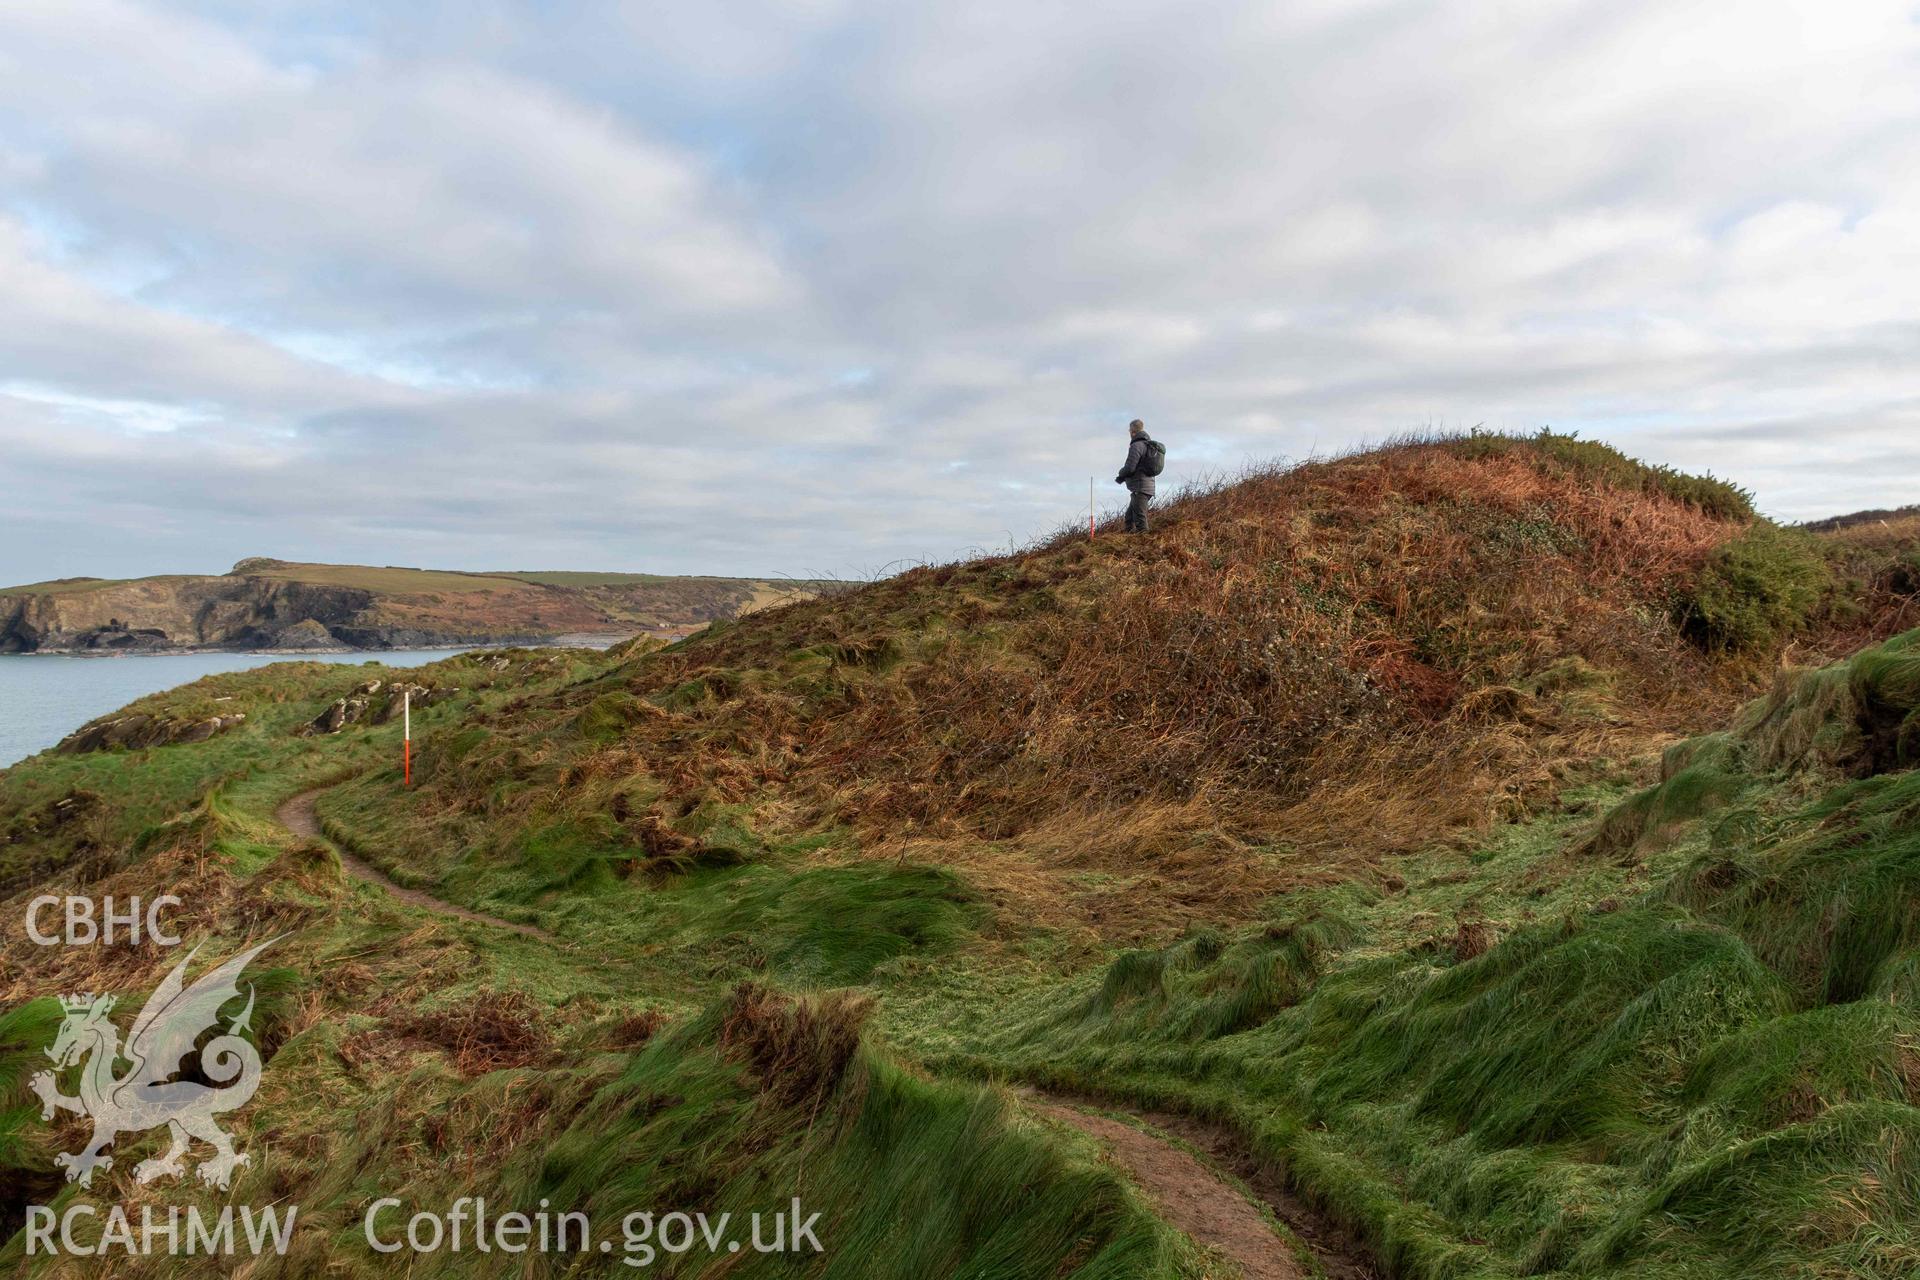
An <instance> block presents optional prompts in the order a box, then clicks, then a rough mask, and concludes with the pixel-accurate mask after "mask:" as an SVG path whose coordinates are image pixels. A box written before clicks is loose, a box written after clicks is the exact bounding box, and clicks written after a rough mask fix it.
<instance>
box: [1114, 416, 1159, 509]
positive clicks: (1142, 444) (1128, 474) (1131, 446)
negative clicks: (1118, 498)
mask: <svg viewBox="0 0 1920 1280" xmlns="http://www.w3.org/2000/svg"><path fill="white" fill-rule="evenodd" d="M1146 457H1147V436H1146V434H1145V433H1144V432H1143V433H1141V434H1140V435H1137V436H1135V437H1134V438H1133V439H1132V440H1131V441H1130V442H1128V444H1127V460H1126V462H1125V464H1123V465H1122V466H1121V468H1120V474H1119V475H1117V476H1115V477H1114V482H1115V483H1117V484H1124V485H1126V486H1127V492H1128V493H1144V494H1146V495H1147V496H1148V497H1149V498H1151V497H1152V496H1153V480H1154V478H1153V477H1152V476H1149V475H1143V474H1142V473H1141V471H1140V464H1141V463H1142V462H1144V461H1146Z"/></svg>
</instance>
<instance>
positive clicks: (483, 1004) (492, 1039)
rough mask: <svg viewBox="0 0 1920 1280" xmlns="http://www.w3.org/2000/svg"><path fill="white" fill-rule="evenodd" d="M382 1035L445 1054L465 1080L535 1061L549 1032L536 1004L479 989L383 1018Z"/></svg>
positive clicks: (543, 1053) (548, 1048)
mask: <svg viewBox="0 0 1920 1280" xmlns="http://www.w3.org/2000/svg"><path fill="white" fill-rule="evenodd" d="M384 1031H385V1033H386V1034H388V1035H390V1036H394V1037H397V1038H399V1039H401V1040H413V1041H418V1042H420V1043H423V1044H427V1045H431V1046H433V1047H434V1048H436V1049H440V1050H442V1051H444V1052H445V1053H446V1054H447V1055H448V1056H449V1057H450V1058H451V1059H452V1060H453V1065H454V1067H455V1069H457V1070H458V1071H459V1072H460V1074H461V1075H463V1076H466V1077H468V1078H472V1077H474V1076H482V1075H486V1074H487V1073H488V1072H490V1071H500V1070H503V1069H506V1068H509V1067H525V1066H530V1065H532V1064H534V1063H537V1062H540V1061H542V1060H544V1059H545V1058H547V1057H548V1056H549V1055H550V1054H551V1053H552V1052H553V1032H552V1030H551V1028H549V1026H548V1025H547V1014H546V1011H545V1009H544V1008H543V1007H542V1006H541V1005H540V1003H539V1002H538V1001H536V1000H534V999H533V998H532V997H531V996H528V995H527V994H526V993H525V992H522V991H481V992H476V993H475V994H473V995H472V996H469V997H467V998H466V999H464V1000H459V1001H455V1002H454V1003H453V1004H450V1005H444V1006H441V1007H439V1008H434V1009H426V1010H412V1011H409V1012H407V1013H404V1014H401V1015H399V1016H396V1017H394V1018H391V1019H389V1020H388V1022H387V1025H386V1027H385V1028H384Z"/></svg>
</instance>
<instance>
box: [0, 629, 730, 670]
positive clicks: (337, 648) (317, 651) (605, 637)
mask: <svg viewBox="0 0 1920 1280" xmlns="http://www.w3.org/2000/svg"><path fill="white" fill-rule="evenodd" d="M701 629H702V628H701V627H679V628H672V627H663V628H652V629H641V630H636V631H570V632H564V633H562V634H560V635H549V636H488V637H486V638H484V639H473V640H455V641H449V642H447V643H445V644H408V645H391V646H388V647H385V648H379V649H368V648H359V647H356V646H353V645H323V646H316V647H314V648H311V649H246V648H233V647H228V646H224V645H178V646H174V645H169V646H166V647H164V648H151V649H33V650H29V651H28V652H26V653H0V660H4V659H7V658H82V659H87V660H93V659H105V658H179V657H192V656H197V655H204V654H214V653H232V654H245V655H247V656H249V657H257V658H279V659H281V660H283V661H286V662H298V661H299V660H300V659H302V658H308V657H315V656H327V657H337V656H339V655H341V654H348V653H363V654H366V655H367V656H368V657H369V658H378V657H379V656H380V655H381V654H383V653H399V652H406V653H465V652H469V651H471V650H474V649H515V648H526V649H610V648H612V647H613V646H614V645H616V644H620V643H622V642H623V641H627V640H631V639H633V638H634V637H635V636H658V637H660V638H661V639H663V640H678V639H683V638H685V637H686V636H689V635H692V634H693V633H694V632H696V631H699V630H701Z"/></svg>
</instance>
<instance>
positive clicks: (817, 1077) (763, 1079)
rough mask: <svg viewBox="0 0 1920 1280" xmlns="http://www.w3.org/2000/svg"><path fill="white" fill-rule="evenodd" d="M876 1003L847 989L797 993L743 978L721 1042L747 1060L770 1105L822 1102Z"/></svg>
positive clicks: (849, 1059) (732, 1000) (848, 1061)
mask: <svg viewBox="0 0 1920 1280" xmlns="http://www.w3.org/2000/svg"><path fill="white" fill-rule="evenodd" d="M872 1008H873V1005H872V1001H871V1000H870V999H868V998H866V997H863V996H858V995H852V994H849V993H846V992H833V993H829V994H826V995H820V996H811V997H806V996H802V997H795V996H787V995H782V994H780V993H779V992H777V991H775V990H774V989H773V988H771V987H768V986H765V985H762V984H760V983H757V982H743V983H741V984H740V985H739V986H737V987H735V988H734V990H733V994H732V996H731V997H730V1000H729V1002H728V1005H727V1009H726V1013H725V1017H724V1020H723V1021H722V1023H721V1027H720V1046H721V1048H722V1049H723V1050H725V1051H727V1052H730V1053H733V1054H736V1055H738V1056H739V1057H741V1058H742V1059H744V1060H745V1062H746V1064H747V1065H748V1066H749V1067H750V1068H751V1069H752V1071H753V1073H754V1075H755V1077H756V1080H757V1085H758V1089H759V1091H760V1095H761V1097H762V1098H763V1099H765V1100H766V1101H767V1102H768V1103H769V1105H771V1106H775V1107H804V1106H806V1105H807V1104H810V1103H812V1104H817V1103H818V1102H819V1101H820V1100H822V1099H824V1098H826V1097H828V1096H829V1095H831V1094H832V1093H833V1092H834V1090H836V1089H838V1088H839V1087H840V1082H841V1080H842V1079H843V1078H844V1077H845V1075H846V1073H847V1068H848V1067H849V1066H850V1065H851V1064H852V1062H853V1060H854V1055H855V1054H856V1053H857V1052H858V1050H859V1048H860V1028H861V1026H862V1025H863V1024H864V1023H865V1022H866V1019H867V1015H868V1014H869V1013H870V1012H872Z"/></svg>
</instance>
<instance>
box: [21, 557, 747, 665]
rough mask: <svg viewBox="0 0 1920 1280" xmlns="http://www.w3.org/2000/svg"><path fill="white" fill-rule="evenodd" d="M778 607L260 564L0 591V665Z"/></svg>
mask: <svg viewBox="0 0 1920 1280" xmlns="http://www.w3.org/2000/svg"><path fill="white" fill-rule="evenodd" d="M561 576H565V575H561ZM778 594H779V588H778V587H777V585H776V584H772V583H768V582H764V581H761V580H748V579H732V578H677V579H676V578H650V579H644V580H641V579H637V578H635V579H634V580H632V581H626V582H622V583H620V584H619V585H617V586H612V587H610V586H606V585H603V584H597V583H596V584H592V585H583V586H572V585H567V584H557V583H553V582H544V581H536V580H533V579H530V578H520V577H515V576H512V575H507V574H461V573H442V572H434V571H430V570H418V569H391V568H387V569H376V568H368V567H364V566H353V565H310V564H290V563H287V562H284V561H279V560H268V559H259V558H255V559H248V560H243V561H241V562H240V563H239V564H237V565H235V566H234V567H233V571H232V572H230V573H225V574H217V575H215V574H207V575H175V576H168V577H155V578H139V579H134V580H131V581H125V582H109V581H98V580H92V579H75V580H66V581H61V582H53V583H42V584H39V585H37V586H32V587H20V588H14V589H12V590H0V653H113V652H131V653H139V652H160V651H166V650H177V649H196V648H206V649H282V650H286V651H287V652H289V653H298V652H303V651H304V652H312V651H315V650H322V649H398V648H428V647H434V646H440V645H493V644H525V643H538V642H541V641H546V640H551V639H553V638H554V637H556V636H562V635H568V634H574V633H586V634H603V635H611V636H620V635H631V634H633V633H634V632H635V631H641V630H650V629H656V628H661V627H667V628H674V627H679V628H690V627H695V626H699V625H701V624H703V623H706V622H709V621H712V620H714V619H716V618H724V617H731V616H733V615H734V614H736V613H738V612H741V611H742V610H744V609H749V608H753V607H756V606H758V605H761V604H764V603H769V602H771V600H772V599H774V598H777V596H778Z"/></svg>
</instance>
